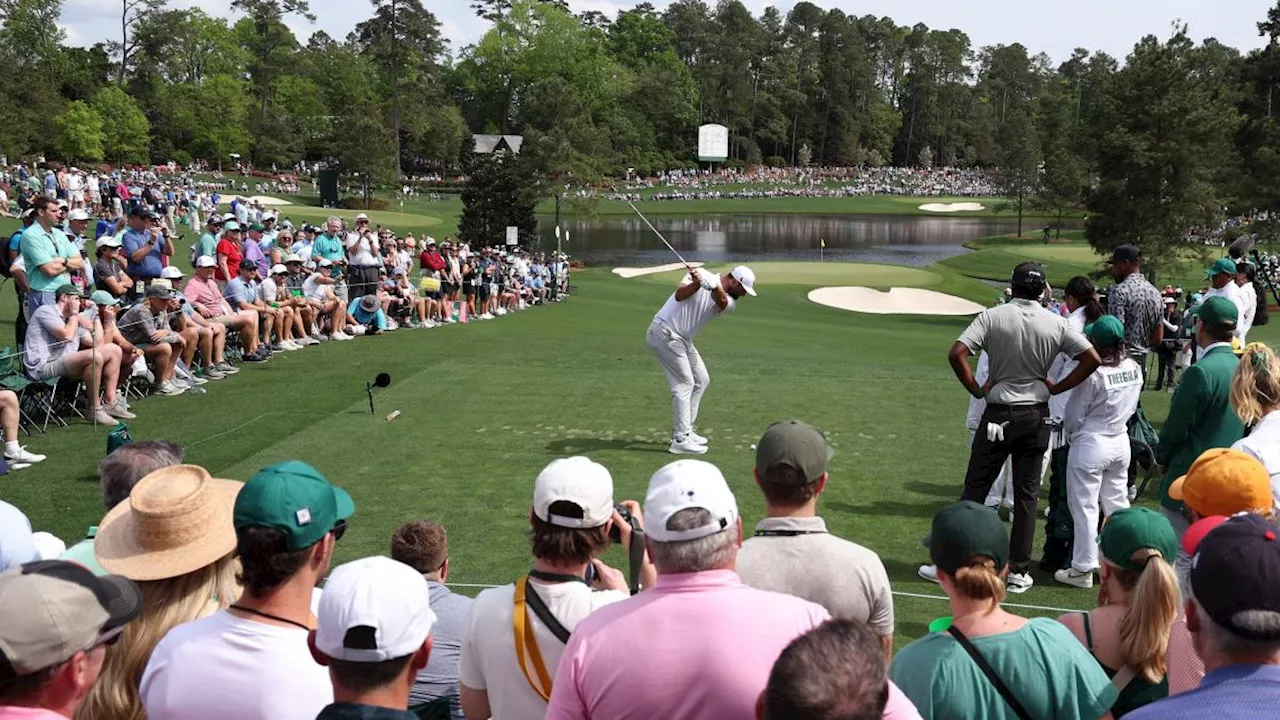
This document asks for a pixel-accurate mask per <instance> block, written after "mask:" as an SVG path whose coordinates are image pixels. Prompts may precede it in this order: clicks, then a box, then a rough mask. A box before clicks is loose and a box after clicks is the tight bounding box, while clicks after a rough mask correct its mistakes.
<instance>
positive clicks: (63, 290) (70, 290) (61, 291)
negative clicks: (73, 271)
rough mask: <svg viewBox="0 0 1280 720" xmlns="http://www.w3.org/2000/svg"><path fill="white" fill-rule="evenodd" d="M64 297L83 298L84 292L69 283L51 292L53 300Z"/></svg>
mask: <svg viewBox="0 0 1280 720" xmlns="http://www.w3.org/2000/svg"><path fill="white" fill-rule="evenodd" d="M65 295H75V296H76V297H84V292H83V291H82V290H81V289H80V288H78V287H76V286H75V285H72V284H71V283H67V284H66V285H59V286H58V289H57V290H54V291H53V297H54V298H55V299H56V298H60V297H63V296H65Z"/></svg>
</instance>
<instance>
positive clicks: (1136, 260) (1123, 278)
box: [1107, 245, 1164, 362]
mask: <svg viewBox="0 0 1280 720" xmlns="http://www.w3.org/2000/svg"><path fill="white" fill-rule="evenodd" d="M1107 264H1108V265H1110V266H1111V277H1112V278H1114V279H1115V281H1116V284H1115V286H1114V287H1112V288H1111V290H1110V291H1109V292H1108V293H1107V312H1109V313H1110V314H1112V315H1115V316H1116V317H1117V318H1119V319H1120V322H1121V323H1123V324H1124V346H1125V348H1126V349H1127V350H1128V351H1129V354H1130V355H1131V356H1133V357H1134V358H1136V359H1137V360H1138V361H1139V362H1142V360H1143V359H1144V358H1145V357H1146V356H1147V353H1149V352H1151V349H1152V348H1156V347H1160V341H1161V340H1163V339H1164V325H1162V324H1161V322H1160V320H1161V316H1162V314H1163V311H1164V299H1163V298H1162V297H1160V291H1159V290H1157V289H1156V286H1155V285H1152V284H1151V283H1150V282H1148V281H1147V278H1146V277H1144V276H1143V274H1142V253H1141V252H1140V251H1139V250H1138V247H1137V246H1136V245H1120V246H1117V247H1116V249H1115V250H1113V251H1112V253H1111V259H1110V260H1108V261H1107Z"/></svg>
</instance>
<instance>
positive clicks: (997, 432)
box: [987, 420, 1009, 442]
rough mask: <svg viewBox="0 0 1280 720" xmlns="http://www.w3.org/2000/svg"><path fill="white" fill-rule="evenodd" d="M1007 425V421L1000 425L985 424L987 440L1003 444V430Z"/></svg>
mask: <svg viewBox="0 0 1280 720" xmlns="http://www.w3.org/2000/svg"><path fill="white" fill-rule="evenodd" d="M1008 424H1009V421H1008V420H1005V421H1004V422H1002V423H993V422H989V423H987V439H988V440H990V441H991V442H1004V429H1005V426H1007V425H1008Z"/></svg>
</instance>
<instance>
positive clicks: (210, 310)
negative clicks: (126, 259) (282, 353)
mask: <svg viewBox="0 0 1280 720" xmlns="http://www.w3.org/2000/svg"><path fill="white" fill-rule="evenodd" d="M236 270H237V271H238V270H239V265H237V266H236ZM213 273H214V259H213V258H204V257H200V258H196V274H195V276H194V277H192V278H191V279H190V280H188V281H187V284H186V286H185V287H184V288H183V289H182V294H183V295H185V296H186V297H187V301H188V302H190V303H191V307H193V308H195V310H196V312H198V313H200V315H201V317H203V318H205V319H206V320H210V321H212V322H216V323H221V324H222V325H226V326H227V327H228V328H231V329H234V330H236V331H238V332H239V333H240V337H241V338H242V339H243V340H244V348H245V353H244V359H245V360H246V361H247V362H261V361H263V360H265V359H266V358H265V357H264V356H263V355H262V354H260V353H259V352H258V313H257V312H256V311H255V312H240V311H237V310H233V309H232V308H231V306H230V305H228V304H227V301H226V300H225V299H223V297H222V289H221V288H219V287H218V281H217V280H215V279H214V277H213ZM218 369H219V370H222V371H223V372H226V370H225V369H223V368H222V366H221V364H219V366H218Z"/></svg>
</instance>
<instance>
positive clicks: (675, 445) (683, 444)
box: [667, 435, 707, 455]
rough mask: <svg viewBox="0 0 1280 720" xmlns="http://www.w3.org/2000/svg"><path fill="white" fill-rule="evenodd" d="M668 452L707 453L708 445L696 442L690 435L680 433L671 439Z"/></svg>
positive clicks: (675, 453) (674, 453)
mask: <svg viewBox="0 0 1280 720" xmlns="http://www.w3.org/2000/svg"><path fill="white" fill-rule="evenodd" d="M667 452H669V453H671V454H672V455H706V454H707V446H706V445H699V444H697V443H695V442H694V441H693V438H691V437H689V436H688V435H679V436H676V437H674V438H672V439H671V447H669V448H667Z"/></svg>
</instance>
